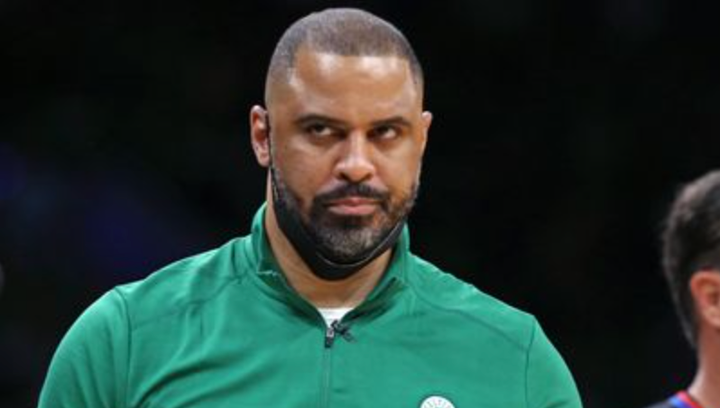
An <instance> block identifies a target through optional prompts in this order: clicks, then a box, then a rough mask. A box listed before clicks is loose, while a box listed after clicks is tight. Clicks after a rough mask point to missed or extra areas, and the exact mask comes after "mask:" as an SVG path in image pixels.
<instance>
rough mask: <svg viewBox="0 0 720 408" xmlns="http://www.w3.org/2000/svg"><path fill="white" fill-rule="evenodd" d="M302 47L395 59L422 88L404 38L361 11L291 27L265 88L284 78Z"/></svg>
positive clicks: (320, 16)
mask: <svg viewBox="0 0 720 408" xmlns="http://www.w3.org/2000/svg"><path fill="white" fill-rule="evenodd" d="M301 46H306V47H308V48H309V49H311V50H314V51H320V52H327V53H332V54H338V55H346V56H356V55H375V56H386V55H387V56H397V57H400V58H403V59H405V60H407V61H408V62H409V64H410V70H411V72H412V74H413V80H414V81H415V82H416V83H417V84H418V85H419V86H420V87H422V85H423V81H424V77H423V71H422V67H421V66H420V62H419V61H418V59H417V57H416V55H415V52H414V51H413V49H412V47H411V46H410V43H409V42H408V40H407V39H406V38H405V36H404V35H403V34H402V32H400V30H398V29H397V28H396V27H395V26H393V25H392V24H390V23H389V22H387V21H385V20H383V19H382V18H380V17H378V16H376V15H374V14H372V13H369V12H367V11H364V10H359V9H353V8H334V9H327V10H323V11H321V12H317V13H312V14H310V15H308V16H306V17H303V18H301V19H300V20H298V21H296V22H295V23H293V24H292V25H291V26H290V27H289V28H288V29H287V30H286V31H285V33H284V34H283V35H282V37H281V38H280V40H279V41H278V43H277V46H276V47H275V52H274V53H273V56H272V58H271V60H270V67H269V69H268V73H267V82H266V83H267V84H270V83H271V82H272V81H273V80H277V79H281V78H287V77H288V76H289V75H290V73H291V71H292V68H293V67H294V65H295V57H296V55H297V52H298V50H299V49H300V47H301Z"/></svg>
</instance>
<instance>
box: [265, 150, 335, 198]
mask: <svg viewBox="0 0 720 408" xmlns="http://www.w3.org/2000/svg"><path fill="white" fill-rule="evenodd" d="M278 153H279V154H278V156H277V163H276V166H277V168H278V170H279V171H280V172H281V174H282V176H283V179H284V181H285V184H287V186H288V187H289V188H290V189H292V191H293V193H294V194H296V195H297V196H298V197H297V198H299V199H300V201H301V204H302V206H303V207H304V208H306V209H307V207H308V206H309V204H310V203H311V202H312V199H313V198H314V197H315V195H317V193H318V191H319V190H320V188H321V187H322V186H323V185H324V184H325V181H326V180H327V178H328V174H330V173H331V169H330V170H328V169H329V168H330V166H328V165H327V163H326V162H327V160H323V156H322V155H319V154H317V153H316V152H311V151H306V150H303V149H297V148H292V147H289V146H288V147H285V148H284V149H282V150H279V151H278Z"/></svg>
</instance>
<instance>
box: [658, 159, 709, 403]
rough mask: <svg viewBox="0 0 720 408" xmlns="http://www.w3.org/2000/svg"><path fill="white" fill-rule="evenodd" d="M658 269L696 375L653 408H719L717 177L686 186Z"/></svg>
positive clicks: (667, 227) (670, 223)
mask: <svg viewBox="0 0 720 408" xmlns="http://www.w3.org/2000/svg"><path fill="white" fill-rule="evenodd" d="M663 269H664V272H665V277H666V278H667V281H668V283H669V286H670V291H671V293H672V297H673V300H674V301H675V306H676V309H677V312H678V315H679V316H680V322H681V323H682V326H683V329H684V331H685V334H686V336H687V338H688V340H689V341H690V344H691V345H692V346H693V347H694V348H695V350H696V351H697V360H698V369H697V373H696V374H695V379H694V380H693V382H692V384H691V385H690V387H689V388H688V389H687V390H683V391H680V392H678V393H676V394H675V395H673V396H672V397H670V398H669V399H667V400H665V401H662V402H660V403H658V404H655V405H653V407H655V408H661V407H674V408H702V407H705V408H714V407H720V171H713V172H711V173H708V174H706V175H705V176H703V177H701V178H699V179H697V180H695V181H694V182H692V183H689V184H688V185H686V186H685V187H684V188H683V189H682V190H681V191H680V194H679V195H678V197H677V198H676V199H675V202H674V203H673V205H672V208H671V210H670V213H669V215H668V217H667V221H666V225H665V231H664V232H663Z"/></svg>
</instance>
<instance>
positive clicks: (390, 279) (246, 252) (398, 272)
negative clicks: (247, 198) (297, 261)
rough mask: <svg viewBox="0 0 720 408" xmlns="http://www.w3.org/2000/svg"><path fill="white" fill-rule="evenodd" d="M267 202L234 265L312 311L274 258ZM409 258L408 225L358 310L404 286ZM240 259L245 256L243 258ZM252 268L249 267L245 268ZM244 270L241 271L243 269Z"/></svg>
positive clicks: (276, 294)
mask: <svg viewBox="0 0 720 408" xmlns="http://www.w3.org/2000/svg"><path fill="white" fill-rule="evenodd" d="M266 208H267V203H265V204H263V205H262V206H261V207H260V209H259V210H258V211H257V212H256V213H255V216H254V217H253V221H252V231H251V234H250V236H249V237H246V239H243V240H240V241H239V244H240V245H242V246H243V248H242V249H241V251H240V253H241V255H240V257H238V259H236V265H235V267H236V268H237V269H238V271H243V272H245V273H249V274H250V275H252V279H254V280H257V281H259V282H258V283H260V286H261V287H262V288H263V289H266V290H267V291H268V292H269V293H270V294H271V295H273V296H274V297H280V298H282V299H283V300H286V301H289V302H291V303H293V304H295V305H297V306H300V307H302V308H303V309H307V308H308V307H309V308H310V309H312V310H313V312H314V308H313V307H312V306H311V305H310V304H309V303H308V302H307V301H306V300H305V299H302V298H301V296H300V295H299V294H298V293H297V292H296V291H295V290H294V289H293V288H291V287H290V285H289V284H288V282H287V280H286V279H285V275H284V273H283V272H282V270H281V269H280V266H279V264H278V262H277V260H276V259H275V255H274V254H273V252H272V248H271V247H270V243H269V241H268V239H267V232H266V231H265V211H266ZM409 257H410V233H409V230H408V227H407V226H405V228H404V229H403V231H402V234H401V235H400V238H399V239H398V242H397V244H395V247H394V248H393V255H392V259H391V260H390V264H389V266H388V268H387V270H386V271H385V274H384V275H383V277H382V278H381V279H380V282H378V284H377V286H376V287H375V288H374V289H373V290H372V291H371V292H370V294H369V295H368V297H367V299H366V300H365V301H364V302H363V303H362V304H361V305H360V306H358V307H357V308H356V309H357V310H367V309H369V308H374V307H376V306H377V305H379V304H382V303H384V301H385V300H387V299H389V298H390V297H391V295H392V294H394V293H396V292H397V291H398V290H399V289H400V288H401V287H402V286H404V284H405V282H406V277H407V269H408V260H409ZM241 258H245V259H244V261H243V260H241ZM248 267H249V268H250V270H246V269H245V268H248ZM241 273H242V272H241Z"/></svg>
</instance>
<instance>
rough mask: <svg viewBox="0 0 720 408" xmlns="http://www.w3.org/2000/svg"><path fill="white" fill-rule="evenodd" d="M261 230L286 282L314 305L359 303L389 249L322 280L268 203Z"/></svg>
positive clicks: (386, 259)
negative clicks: (339, 276) (343, 273)
mask: <svg viewBox="0 0 720 408" xmlns="http://www.w3.org/2000/svg"><path fill="white" fill-rule="evenodd" d="M265 230H266V231H267V237H268V241H269V244H270V247H271V248H272V251H273V254H274V255H275V258H276V259H277V262H278V264H279V265H280V268H281V269H282V271H283V272H284V274H285V278H286V279H287V280H288V283H289V284H290V286H292V287H293V289H295V290H296V291H297V292H298V293H299V294H300V295H301V296H302V297H303V298H305V299H306V300H307V301H308V302H310V303H311V304H313V305H314V306H315V307H355V306H357V305H359V304H360V303H361V302H362V301H363V300H365V298H366V297H367V296H368V295H369V294H370V292H371V291H372V290H373V289H374V288H375V286H376V285H377V283H378V282H379V281H380V278H382V275H383V273H384V272H385V270H386V269H387V267H388V265H389V263H390V258H391V252H392V251H391V250H387V251H385V252H384V253H383V254H382V255H380V256H379V257H377V258H376V259H374V260H373V261H372V262H370V263H369V264H367V265H365V266H364V267H363V268H362V269H360V270H359V271H357V272H355V273H354V274H352V275H351V276H349V277H348V278H346V279H343V280H339V281H327V280H323V279H320V278H318V277H317V276H316V275H315V274H314V273H313V272H312V271H311V270H310V269H309V268H308V266H307V265H306V264H305V262H304V261H303V260H302V258H301V257H300V255H299V254H298V253H297V251H295V248H294V247H293V246H292V244H291V243H290V241H289V240H288V239H287V237H286V236H285V234H283V233H282V231H281V230H280V227H279V226H278V224H277V218H276V217H275V212H274V209H273V206H272V205H268V206H267V209H266V212H265Z"/></svg>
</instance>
